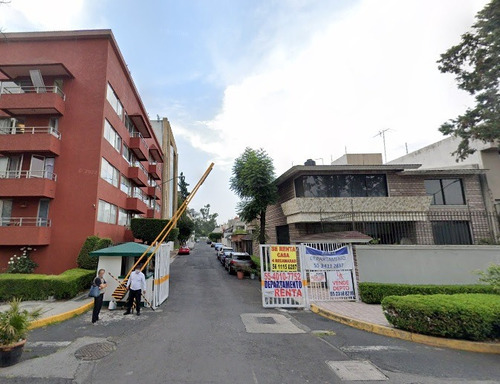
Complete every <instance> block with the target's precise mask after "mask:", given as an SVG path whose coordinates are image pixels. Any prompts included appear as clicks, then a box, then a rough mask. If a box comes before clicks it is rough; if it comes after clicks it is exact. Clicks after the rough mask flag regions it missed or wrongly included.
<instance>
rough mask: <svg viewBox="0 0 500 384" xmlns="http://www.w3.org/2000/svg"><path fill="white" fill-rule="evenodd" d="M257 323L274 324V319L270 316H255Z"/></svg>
mask: <svg viewBox="0 0 500 384" xmlns="http://www.w3.org/2000/svg"><path fill="white" fill-rule="evenodd" d="M257 323H259V324H276V319H275V318H274V317H271V316H261V317H257Z"/></svg>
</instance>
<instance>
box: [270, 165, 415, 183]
mask: <svg viewBox="0 0 500 384" xmlns="http://www.w3.org/2000/svg"><path fill="white" fill-rule="evenodd" d="M419 167H420V164H382V165H294V166H293V167H292V168H290V169H289V170H287V171H286V172H285V173H283V174H282V175H281V176H279V177H278V178H277V179H276V184H277V185H280V184H282V183H283V182H285V181H286V180H288V179H290V178H292V177H295V176H297V175H299V174H304V173H305V174H316V175H320V174H335V173H345V172H366V171H379V172H380V171H394V172H398V171H399V172H400V171H404V170H405V169H417V168H419Z"/></svg>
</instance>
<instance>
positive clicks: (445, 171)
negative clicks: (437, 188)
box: [399, 168, 487, 176]
mask: <svg viewBox="0 0 500 384" xmlns="http://www.w3.org/2000/svg"><path fill="white" fill-rule="evenodd" d="M486 171H487V169H479V168H441V169H429V168H427V169H415V170H411V171H403V172H400V173H399V174H400V175H403V176H412V175H478V174H482V173H486Z"/></svg>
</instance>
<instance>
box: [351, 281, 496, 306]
mask: <svg viewBox="0 0 500 384" xmlns="http://www.w3.org/2000/svg"><path fill="white" fill-rule="evenodd" d="M359 293H360V295H361V300H362V301H363V302H364V303H367V304H380V303H381V302H382V300H383V299H384V297H387V296H406V295H435V294H444V295H453V294H458V293H488V294H490V293H495V290H494V289H493V287H492V286H490V285H480V284H476V285H410V284H385V283H359Z"/></svg>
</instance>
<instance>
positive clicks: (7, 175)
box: [0, 171, 57, 181]
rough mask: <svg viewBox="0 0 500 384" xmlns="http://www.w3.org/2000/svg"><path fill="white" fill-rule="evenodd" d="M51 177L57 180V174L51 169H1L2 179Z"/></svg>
mask: <svg viewBox="0 0 500 384" xmlns="http://www.w3.org/2000/svg"><path fill="white" fill-rule="evenodd" d="M21 178H25V179H32V178H38V179H49V180H54V181H57V175H56V174H55V173H53V172H50V171H0V179H21Z"/></svg>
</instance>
